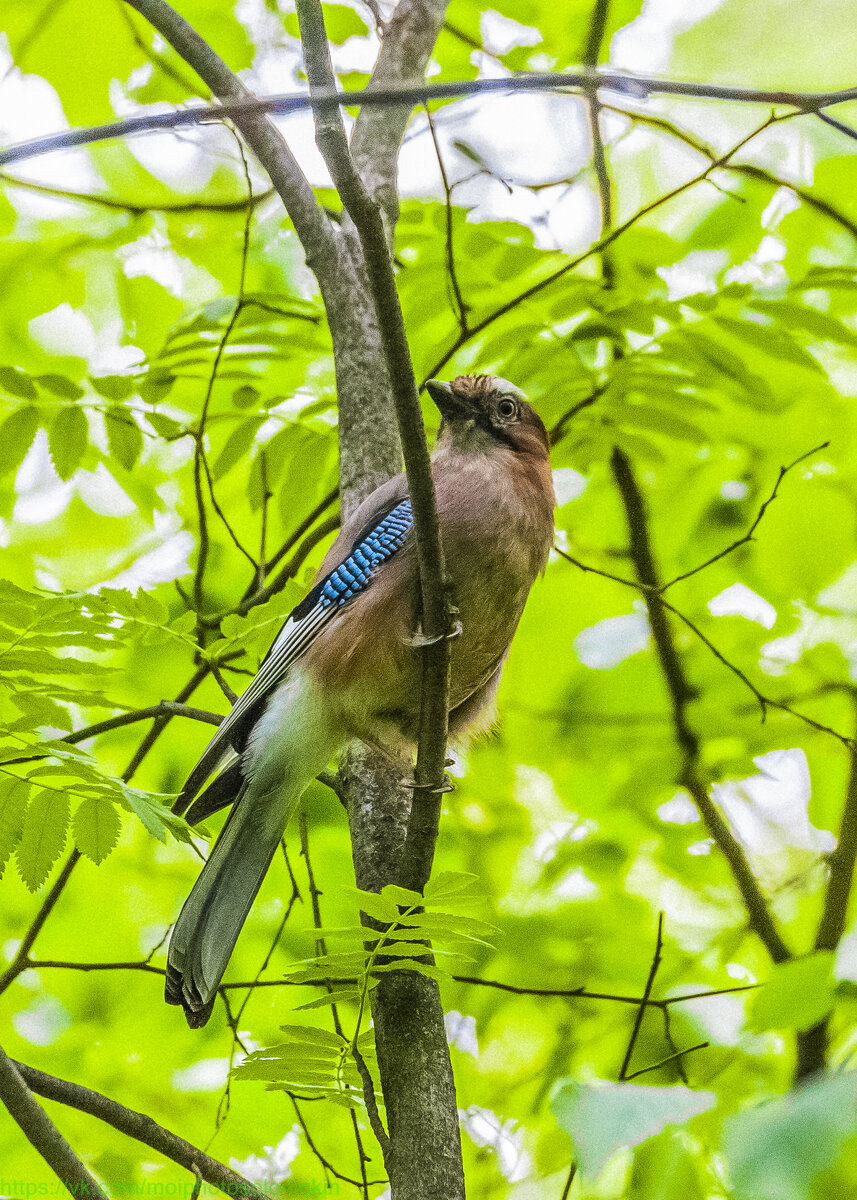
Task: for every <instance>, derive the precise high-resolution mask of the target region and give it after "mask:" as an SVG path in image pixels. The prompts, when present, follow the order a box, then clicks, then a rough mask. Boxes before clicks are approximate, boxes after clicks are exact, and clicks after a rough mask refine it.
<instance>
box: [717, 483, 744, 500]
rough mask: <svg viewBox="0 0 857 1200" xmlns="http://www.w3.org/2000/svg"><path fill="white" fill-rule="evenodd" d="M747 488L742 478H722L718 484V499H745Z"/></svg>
mask: <svg viewBox="0 0 857 1200" xmlns="http://www.w3.org/2000/svg"><path fill="white" fill-rule="evenodd" d="M749 490H750V489H749V488H748V486H747V484H746V483H745V482H744V480H743V479H724V480H723V482H722V483H721V485H720V499H721V500H746V498H747V493H748V492H749Z"/></svg>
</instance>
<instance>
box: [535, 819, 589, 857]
mask: <svg viewBox="0 0 857 1200" xmlns="http://www.w3.org/2000/svg"><path fill="white" fill-rule="evenodd" d="M597 828H598V825H597V823H596V822H595V821H551V823H550V825H548V827H547V829H543V830H542V832H541V833H540V834H539V835H538V837H537V838H536V840H535V842H533V854H534V855H535V858H536V860H537V861H538V862H540V863H547V862H550V861H551V859H553V858H556V852H557V850H558V849H559V847H560V846H561V845H562V844H563V842H582V841H583V839H584V838H585V837H588V836H589V834H590V833H592V832H594V830H596V829H597Z"/></svg>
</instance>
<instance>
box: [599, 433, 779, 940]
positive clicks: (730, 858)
mask: <svg viewBox="0 0 857 1200" xmlns="http://www.w3.org/2000/svg"><path fill="white" fill-rule="evenodd" d="M611 466H612V470H613V478H614V480H615V481H616V486H617V488H618V490H619V494H620V496H621V498H622V503H623V505H624V508H625V515H626V517H627V521H628V531H629V534H630V554H631V560H632V562H633V564H634V569H635V571H636V574H637V578H638V579H639V581H640V583H641V584H642V585H644V588H645V590H644V591H643V596H644V598H645V602H646V608H647V610H648V614H649V625H650V626H651V630H652V638H653V640H654V643H655V652H656V654H657V656H658V660H659V662H660V665H661V670H662V671H663V674H664V679H665V682H666V685H667V689H668V691H669V694H670V698H671V701H672V709H673V726H674V729H675V735H676V741H677V742H678V744H679V747H680V749H681V751H682V755H683V760H684V761H683V765H682V769H681V772H680V776H679V779H680V782H681V783H682V784H683V786H684V787H686V788H687V790H688V792H689V793H690V795H691V796H692V798H693V801H694V803H695V804H696V806H697V808H698V810H699V814H700V816H701V817H702V819H703V821H704V822H705V826H706V828H707V830H708V832H709V834H710V835H711V837H712V838H713V840H714V843H715V845H716V846H717V847H718V849H719V850H720V852H721V853H722V854H723V856H724V858H725V859H726V861H727V863H728V865H729V869H730V871H731V872H732V877H733V879H734V880H735V883H736V884H737V886H738V890H739V891H740V893H741V897H742V899H743V901H744V905H745V907H746V909H747V914H748V917H749V921H750V927H751V929H753V930H754V931H755V932H756V933H757V934H758V936H759V938H760V939H761V941H762V942H763V943H764V945H765V947H766V949H767V950H768V953H769V954H770V955H771V958H772V959H773V960H774V962H777V963H780V962H785V961H786V960H787V959H789V958H790V957H791V953H790V951H789V949H788V947H787V946H786V944H785V942H784V941H783V939H782V937H781V936H780V934H779V931H778V930H777V928H776V926H775V925H774V922H773V919H772V918H771V914H770V911H769V909H768V904H767V901H766V900H765V897H764V896H763V894H762V891H761V889H760V887H759V884H758V882H757V880H756V877H755V876H754V874H753V872H752V870H751V868H750V864H749V863H748V862H747V857H746V855H745V854H744V851H743V849H742V847H741V844H740V842H739V841H738V839H737V838H736V837H735V835H734V834H733V833H732V831H731V830H730V829H729V826H728V825H727V824H726V822H725V821H724V819H723V817H721V815H720V813H719V812H718V810H717V807H716V806H715V804H714V802H713V801H712V799H711V797H710V796H709V795H708V789H707V787H706V785H705V783H704V781H703V779H702V775H701V772H700V765H701V764H700V745H699V738H698V737H697V735H696V733H695V732H694V730H693V729H692V727H691V725H690V722H689V720H688V715H687V709H688V705H689V703H690V702H691V700H693V699H694V697H695V695H696V691H695V689H694V688H693V687H692V685H691V684H690V682H689V681H688V679H687V676H686V675H685V672H684V667H683V665H682V662H681V659H680V658H679V654H678V651H677V649H676V646H675V642H674V640H673V636H672V631H671V630H670V627H669V623H668V621H667V616H666V611H665V601H664V600H663V599H662V598H661V596H660V590H661V589H660V581H659V578H658V573H657V569H656V567H655V562H654V557H653V554H652V548H651V543H650V540H649V531H648V522H647V517H646V509H645V503H644V501H643V496H642V493H641V492H640V488H639V485H638V484H637V481H636V479H635V477H634V473H633V470H632V468H631V463H630V460H629V459H628V457H627V455H626V454H625V453H624V452H623V451H622V450H619V449H618V448H617V449H615V450H614V451H613V457H612V460H611Z"/></svg>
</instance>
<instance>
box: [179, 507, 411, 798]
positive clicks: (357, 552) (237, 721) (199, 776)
mask: <svg viewBox="0 0 857 1200" xmlns="http://www.w3.org/2000/svg"><path fill="white" fill-rule="evenodd" d="M412 526H413V512H412V509H411V502H410V500H402V501H400V502H399V503H398V504H397V505H396V507H395V508H393V509H391V511H390V512H389V513H387V515H386V516H385V517H384V518H383V519H382V520H381V521H379V522H378V524H377V525H374V526H373V527H372V528H371V529H369V531H368V532H366V533H364V534H363V536H362V537H360V538H359V540H358V541H357V542H356V543H355V544H354V545H353V546H352V548H351V552H350V554H349V555H348V557H347V558H346V559H345V560H344V562H341V563H340V564H339V566H338V567H334V569H333V570H332V571H331V572H330V573H329V574H328V575H326V576H325V577H324V579H320V580H319V582H318V583H317V584H316V585H315V587H314V588H313V589H312V591H311V592H310V593H309V595H307V596H305V597H304V599H303V600H302V601H301V602H300V604H298V605H297V607H296V608H294V609H293V610H292V612H291V615H290V616H289V618H288V620H287V621H286V623H285V624H284V625H283V628H282V629H281V630H280V632H279V634H278V635H277V637H276V639H275V640H274V644H273V645H272V646H271V649H270V650H269V651H268V654H267V657H266V658H265V660H264V662H263V663H262V665H261V666H260V668H259V670H258V672H257V674H256V675H255V677H254V678H253V680H252V681H251V683H250V686H249V687H248V688H247V690H246V691H245V692H244V694H243V695H242V696H241V697H239V699H238V700H237V701H236V703H235V705H234V707H233V708H232V710H231V711H230V712H229V713H228V714H227V716H226V717H225V718H224V720H223V723H222V724H221V725H220V726H219V728H218V730H217V733H216V734H215V735H214V737H213V738H212V739H211V741H210V742H209V744H208V746H207V747H206V749H205V751H204V753H203V755H202V757H201V758H200V760H199V762H198V763H197V764H196V766H195V767H194V769H193V771H192V772H191V774H190V776H189V778H188V781H187V783H186V784H185V786H184V789H183V790H182V794H181V796H180V798H179V800H178V801H177V802H176V804H175V805H174V811H176V812H184V810H185V809H186V808H187V806H188V805H189V804H190V802H191V800H192V799H193V797H194V796H195V795H196V793H197V792H198V791H199V789H200V788H201V787H202V785H203V784H204V783H205V781H206V779H207V778H208V777H209V775H210V774H211V773H212V771H213V770H214V769H215V768H216V767H217V765H218V763H219V762H220V761H221V759H222V757H223V755H224V753H225V752H226V751H227V750H229V749H230V747H232V746H234V748H235V749H240V748H241V745H242V743H243V740H244V738H245V737H246V734H247V733H248V732H249V729H248V728H245V726H246V725H247V722H249V723H250V726H252V725H253V724H255V722H256V721H257V720H258V715H259V709H258V708H257V707H256V706H257V705H261V706H262V707H264V705H265V704H266V703H267V697H268V695H269V694H270V692H272V691H273V690H274V688H276V687H277V686H278V685H279V684H280V683H281V682H282V680H283V678H284V676H285V674H286V672H287V671H288V669H289V667H291V666H292V664H293V663H295V662H296V661H297V660H298V659H299V658H300V657H301V655H302V654H303V653H304V652H305V651H306V649H307V647H308V646H310V645H311V643H312V642H313V641H314V640H315V638H316V637H318V635H319V633H320V632H321V630H322V629H324V627H325V625H327V624H328V622H329V621H330V620H331V619H332V618H333V617H334V616H335V615H336V613H337V611H338V610H339V609H340V608H342V606H343V605H344V604H346V603H347V601H349V600H352V599H353V598H354V597H355V596H357V595H359V594H360V593H361V592H362V591H365V589H366V588H367V587H368V586H369V584H370V582H371V579H372V575H373V573H374V572H375V571H376V570H377V569H378V567H379V566H380V565H381V564H382V563H384V562H386V561H387V559H388V558H391V557H392V555H394V554H395V553H396V551H397V550H399V549H401V547H402V546H403V544H404V542H405V540H406V538H407V536H408V534H409V533H410V531H411V528H412Z"/></svg>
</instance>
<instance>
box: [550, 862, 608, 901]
mask: <svg viewBox="0 0 857 1200" xmlns="http://www.w3.org/2000/svg"><path fill="white" fill-rule="evenodd" d="M597 894H598V884H597V883H594V882H593V881H592V880H591V879H590V878H589V876H588V875H587V874H586V872H585V871H584V869H583V867H574V868H573V869H572V870H571V871H568V872H566V874H565V875H563V877H562V879H560V881H559V883H558V884H557V885H556V887H555V888H554V895H556V896H558V897H559V898H560V899H561V900H591V899H592V897H593V896H596V895H597Z"/></svg>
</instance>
